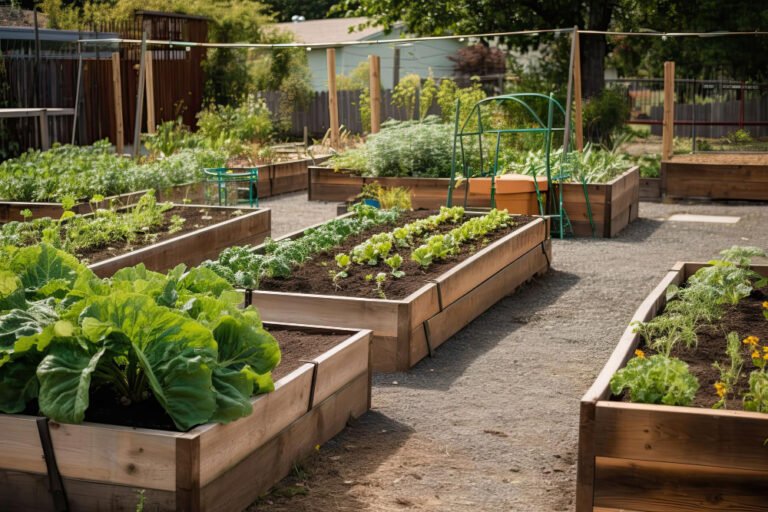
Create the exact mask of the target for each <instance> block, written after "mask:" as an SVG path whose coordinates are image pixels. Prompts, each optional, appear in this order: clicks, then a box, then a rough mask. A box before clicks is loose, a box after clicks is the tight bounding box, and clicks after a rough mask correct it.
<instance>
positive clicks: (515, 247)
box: [435, 219, 546, 308]
mask: <svg viewBox="0 0 768 512" xmlns="http://www.w3.org/2000/svg"><path fill="white" fill-rule="evenodd" d="M545 223H546V222H545V221H544V219H536V220H534V221H533V222H531V223H529V224H526V225H525V226H523V227H521V228H520V229H517V230H515V231H513V232H512V233H510V234H509V235H507V236H505V237H503V238H501V239H499V240H497V241H495V242H493V243H492V244H490V245H488V246H487V247H484V248H483V249H482V250H480V251H478V252H477V253H476V254H474V255H472V256H471V257H469V258H467V259H466V260H464V261H462V262H461V263H459V264H457V265H456V266H454V267H453V268H451V269H450V270H448V271H447V272H445V273H444V274H442V275H441V276H439V277H438V278H437V279H435V282H436V283H437V285H438V290H439V293H440V303H441V304H442V307H443V308H447V307H448V306H450V305H451V304H453V303H454V302H456V301H457V300H459V299H460V298H461V297H463V296H464V295H466V294H467V293H468V292H469V291H470V290H472V289H474V288H475V287H476V286H477V285H478V283H481V282H483V281H485V280H486V279H488V278H489V277H491V276H493V275H494V274H496V273H497V272H499V271H500V270H501V269H503V268H505V267H506V266H508V265H509V264H510V263H512V262H514V261H515V260H517V259H518V258H520V257H522V256H523V255H524V254H526V253H527V252H529V251H530V250H531V249H532V248H534V247H538V245H539V244H541V243H542V242H543V241H544V240H545V237H546V227H545V226H544V224H545Z"/></svg>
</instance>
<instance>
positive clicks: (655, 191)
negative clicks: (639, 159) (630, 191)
mask: <svg viewBox="0 0 768 512" xmlns="http://www.w3.org/2000/svg"><path fill="white" fill-rule="evenodd" d="M640 200H641V201H660V200H661V178H640Z"/></svg>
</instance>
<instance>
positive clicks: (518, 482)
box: [249, 197, 768, 512]
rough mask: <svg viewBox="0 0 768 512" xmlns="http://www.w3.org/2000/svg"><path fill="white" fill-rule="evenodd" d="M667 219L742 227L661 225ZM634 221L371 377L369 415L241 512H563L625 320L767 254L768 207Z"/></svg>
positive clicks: (695, 208) (559, 253)
mask: <svg viewBox="0 0 768 512" xmlns="http://www.w3.org/2000/svg"><path fill="white" fill-rule="evenodd" d="M282 201H285V205H294V206H295V205H296V204H299V203H300V201H299V200H298V199H297V198H294V197H290V198H285V199H279V198H278V199H276V200H274V201H273V202H272V204H271V205H270V206H272V205H274V207H275V213H274V214H273V225H275V226H280V228H279V229H283V227H282V224H281V223H282V222H283V221H282V220H281V216H282V213H281V212H282V211H283V206H284V205H283V203H282ZM264 203H265V204H266V203H267V202H266V201H265V202H264ZM278 204H279V206H278ZM278 208H280V210H279V211H278ZM290 208H291V206H288V210H289V211H290ZM304 208H306V209H305V210H304V212H303V213H301V214H300V215H301V218H302V222H303V221H304V219H306V220H307V222H306V223H307V224H309V223H310V222H313V221H315V220H314V219H313V220H312V221H310V220H309V217H310V215H311V214H310V212H317V217H315V219H316V220H322V219H323V218H325V217H323V216H324V215H326V214H327V213H328V212H329V211H330V210H328V209H327V205H321V204H313V205H310V206H308V207H306V206H305V207H304ZM675 213H695V214H704V215H707V214H709V215H735V216H740V217H741V221H740V222H738V223H737V224H735V225H734V224H704V223H682V222H669V221H666V220H665V219H667V218H668V217H669V216H670V215H672V214H675ZM313 214H314V213H312V215H313ZM640 214H641V217H640V219H639V220H638V221H636V222H635V223H634V224H632V225H631V226H630V227H629V228H628V229H626V230H625V231H624V232H623V233H622V234H621V235H620V236H619V237H618V238H615V239H612V240H591V239H576V240H565V241H560V240H555V241H554V248H553V251H554V261H553V268H552V270H551V271H550V272H549V273H548V274H547V275H546V276H544V277H542V278H540V279H537V280H536V281H534V282H532V283H530V284H528V285H526V286H524V287H523V288H522V289H521V290H519V291H518V292H517V293H516V294H514V295H513V296H512V297H509V298H507V299H505V300H503V301H501V302H500V303H498V304H496V306H494V307H493V308H491V309H490V310H489V311H487V312H486V313H485V314H484V315H482V316H481V317H480V318H478V319H477V320H475V321H474V322H473V323H472V324H470V325H469V326H468V327H467V328H465V329H464V330H463V331H461V332H459V333H458V334H457V335H456V336H454V337H453V338H452V339H451V340H450V341H449V342H447V343H445V344H444V345H443V346H441V347H440V349H438V350H437V353H436V356H435V357H434V358H432V359H426V360H424V361H422V362H421V363H419V364H418V365H417V366H416V367H415V368H413V369H411V371H409V372H407V373H397V374H385V375H377V376H376V377H375V380H374V390H373V404H374V405H373V407H374V408H373V410H372V411H371V412H370V413H368V414H367V415H365V416H364V417H363V418H361V419H360V420H358V421H357V422H355V423H354V424H352V425H350V427H349V428H347V429H346V430H345V431H344V432H343V433H342V434H341V435H339V436H338V437H337V438H336V439H334V440H333V441H331V442H329V443H327V444H326V445H324V446H323V447H322V448H321V449H320V451H319V452H318V453H317V454H315V455H314V456H313V457H312V458H311V459H310V460H309V461H307V462H306V463H305V464H304V465H303V466H302V467H301V468H297V471H296V472H295V473H296V474H294V475H293V476H292V477H289V478H288V479H286V480H284V481H283V482H281V484H280V485H278V486H277V488H276V489H275V490H273V492H272V494H270V495H269V496H267V497H265V498H264V499H262V500H261V501H260V502H258V503H257V504H254V505H253V506H252V507H251V508H250V509H249V510H251V511H254V512H255V511H259V512H287V511H291V512H302V511H331V510H332V511H352V510H369V511H401V510H420V511H421V510H427V511H451V512H456V511H472V512H477V511H542V512H546V511H560V510H572V509H573V501H574V494H575V482H576V465H575V464H576V457H577V440H578V410H579V409H578V403H579V399H580V398H581V396H582V394H583V393H584V392H585V391H586V389H587V388H588V387H589V385H590V384H591V382H592V380H593V379H594V377H595V376H596V375H597V373H598V372H599V371H600V369H601V368H602V366H603V364H604V363H605V361H606V360H607V358H608V356H609V354H610V353H611V351H612V350H613V348H614V346H615V344H616V342H617V341H618V339H619V337H620V335H621V333H622V331H623V330H624V328H625V327H626V324H627V322H628V321H629V319H630V317H631V315H632V314H633V312H634V310H635V309H636V308H637V306H638V305H639V304H640V302H641V301H642V300H643V298H645V296H646V295H647V294H648V293H649V292H650V291H651V290H652V289H653V288H654V286H655V285H656V284H657V283H658V281H659V280H660V279H661V277H662V276H663V274H664V272H665V271H666V270H667V269H669V268H670V267H671V266H672V264H673V263H675V262H676V261H678V260H706V259H710V258H711V257H713V256H715V255H716V254H717V252H718V251H719V250H720V249H723V248H726V247H730V246H731V245H734V244H739V245H750V244H751V245H758V246H762V247H763V248H765V247H766V246H767V245H768V244H766V241H768V207H766V206H757V205H723V204H714V205H706V204H705V205H665V204H656V203H642V204H641V210H640ZM286 222H292V221H286ZM275 231H276V232H277V231H278V229H276V230H275Z"/></svg>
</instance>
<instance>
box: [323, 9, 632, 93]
mask: <svg viewBox="0 0 768 512" xmlns="http://www.w3.org/2000/svg"><path fill="white" fill-rule="evenodd" d="M621 8H622V4H621V0H580V1H576V2H574V1H566V0H548V1H546V2H542V1H539V0H429V1H427V0H416V1H414V0H342V1H341V2H340V3H339V4H337V6H336V7H335V8H334V12H339V13H343V14H344V15H345V16H367V17H369V18H371V21H372V22H373V23H376V24H380V25H382V26H383V27H384V28H390V27H392V26H393V25H394V24H395V23H397V22H404V23H405V25H406V27H407V28H408V30H409V31H410V32H412V33H414V34H418V35H442V34H446V33H449V32H450V33H455V34H468V33H486V32H508V31H515V30H530V29H536V28H540V29H546V28H569V27H573V26H574V25H578V26H579V27H580V28H582V29H585V28H586V29H592V30H607V29H608V28H609V27H610V26H611V21H612V19H613V16H614V13H615V12H616V11H617V10H619V9H621ZM552 40H553V37H552V36H551V35H541V36H539V37H533V38H531V37H527V38H520V37H514V38H509V39H508V41H507V42H508V43H509V44H510V45H512V46H515V47H518V48H520V49H522V50H527V49H531V48H534V47H538V46H540V45H541V44H542V43H549V42H552ZM557 46H558V47H559V48H561V49H563V48H565V47H566V46H565V45H563V44H562V43H559V44H558V45H557ZM607 53H608V44H607V41H606V39H605V37H604V36H590V37H584V38H582V40H581V65H582V80H583V82H582V83H583V91H584V94H585V96H587V97H589V96H593V95H595V94H597V93H599V92H600V91H601V90H602V89H603V87H604V84H605V81H604V61H605V56H606V55H607ZM561 60H562V59H561ZM561 67H562V66H561ZM563 71H567V67H566V69H565V70H563ZM561 78H562V77H561Z"/></svg>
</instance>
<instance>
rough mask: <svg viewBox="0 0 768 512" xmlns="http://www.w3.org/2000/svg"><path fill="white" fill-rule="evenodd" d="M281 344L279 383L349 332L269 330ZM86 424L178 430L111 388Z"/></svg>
mask: <svg viewBox="0 0 768 512" xmlns="http://www.w3.org/2000/svg"><path fill="white" fill-rule="evenodd" d="M268 331H269V332H270V334H272V335H273V336H274V337H275V339H276V340H277V342H278V343H279V345H280V353H281V360H280V364H279V365H278V366H277V368H275V370H274V371H273V372H272V379H273V380H274V381H275V382H277V381H278V380H279V379H280V378H282V377H284V376H286V375H288V374H289V373H291V372H292V371H293V370H295V369H296V368H298V367H299V366H301V365H302V364H304V363H302V361H308V360H311V359H313V358H315V357H317V356H319V355H321V354H323V353H324V352H326V351H328V350H330V349H331V348H333V347H335V346H336V345H338V344H339V343H341V342H342V341H344V340H345V339H347V338H349V336H350V335H349V333H340V334H335V333H333V332H330V333H307V332H302V331H298V330H291V329H279V328H268ZM38 412H39V410H38V406H37V403H36V402H34V403H30V405H29V406H28V407H27V409H26V410H25V411H24V414H30V415H37V414H38ZM85 421H90V422H93V423H107V424H110V425H123V426H126V427H136V428H152V429H158V430H169V431H176V430H177V429H176V427H175V425H174V424H173V420H172V419H171V417H170V416H168V414H166V412H165V411H164V410H163V408H162V407H161V406H160V404H159V403H158V402H157V400H155V399H154V398H152V397H150V398H148V399H147V400H145V401H143V402H140V403H136V404H130V405H127V406H126V405H123V404H121V403H120V401H119V400H118V399H116V398H115V394H114V392H112V390H110V389H108V388H102V389H99V390H97V391H95V392H93V393H91V396H90V405H89V407H88V410H87V411H86V414H85Z"/></svg>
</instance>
